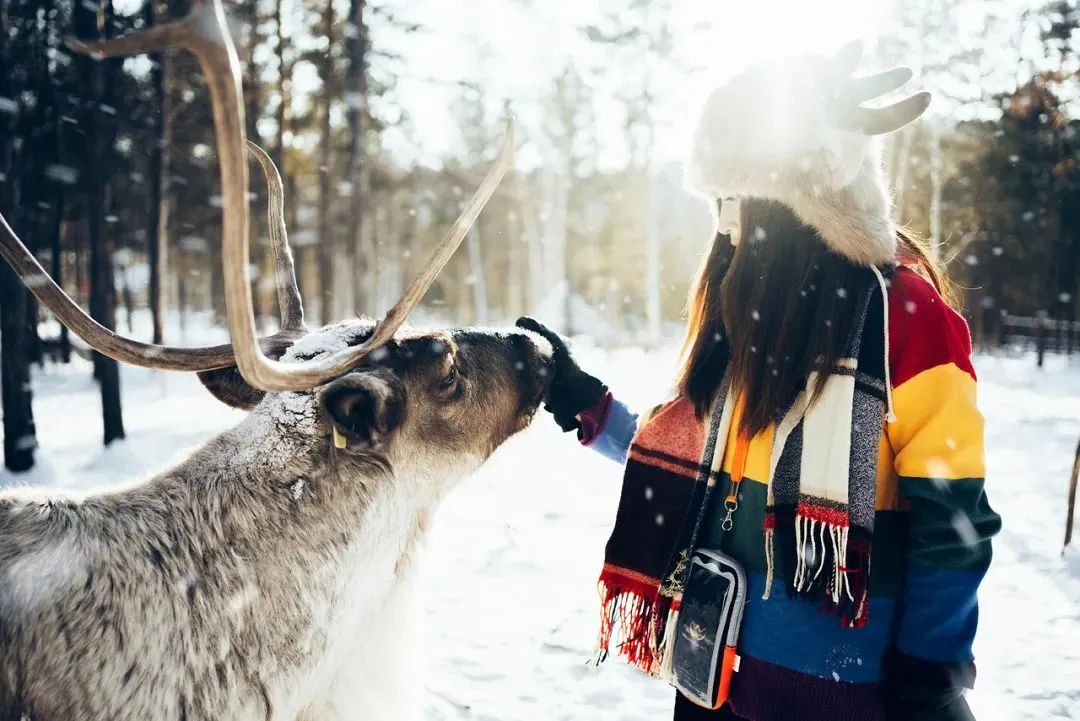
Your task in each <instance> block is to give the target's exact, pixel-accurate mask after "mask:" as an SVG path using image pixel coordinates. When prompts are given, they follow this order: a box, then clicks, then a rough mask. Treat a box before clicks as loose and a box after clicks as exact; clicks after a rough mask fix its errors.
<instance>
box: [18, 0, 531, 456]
mask: <svg viewBox="0 0 1080 721" xmlns="http://www.w3.org/2000/svg"><path fill="white" fill-rule="evenodd" d="M71 45H72V46H73V47H75V48H76V49H78V50H81V51H83V52H87V53H92V54H94V55H96V56H99V57H107V56H108V57H111V56H117V55H123V54H132V53H141V52H155V51H161V50H164V49H167V48H171V47H180V48H184V49H187V50H189V51H191V52H192V53H194V54H195V56H196V57H197V59H198V60H199V63H200V65H201V67H202V70H203V74H204V75H205V78H206V83H207V86H208V87H209V89H210V95H211V100H212V104H213V110H214V127H215V132H216V137H217V148H218V155H219V158H220V168H221V186H222V205H223V231H222V262H223V265H224V278H225V299H226V304H227V317H228V325H229V333H230V336H231V339H232V343H231V344H229V345H223V346H214V347H207V348H174V347H166V346H156V345H150V344H146V343H139V342H137V341H132V340H130V339H127V338H123V337H120V336H118V335H116V334H114V333H113V332H111V331H109V330H108V329H106V328H104V327H102V326H100V325H99V324H97V323H96V322H95V321H94V320H93V319H91V318H90V317H89V316H88V315H86V314H85V313H84V312H83V311H82V310H81V309H80V308H79V307H78V306H77V305H76V304H75V303H74V302H73V301H72V300H71V299H70V298H69V297H68V296H67V295H66V294H65V293H64V291H63V290H62V289H61V288H60V287H59V286H57V285H56V283H55V282H53V280H52V279H51V278H49V276H48V275H47V274H46V273H45V271H44V270H43V269H42V268H41V266H40V265H39V264H38V263H37V261H36V260H35V259H34V257H33V255H32V254H31V253H30V252H29V251H28V250H27V249H26V247H25V246H24V245H23V244H22V242H21V241H20V240H19V239H18V237H17V236H16V235H15V233H14V232H13V231H12V230H11V228H10V227H9V226H8V224H7V223H6V221H4V219H3V217H2V216H0V255H3V257H4V258H5V260H7V262H8V263H9V264H11V266H12V267H13V268H14V269H15V271H16V272H17V273H18V274H19V276H20V277H21V278H22V279H23V281H24V282H25V283H26V284H27V286H28V287H29V288H30V289H31V291H32V292H33V293H34V294H35V295H36V296H37V298H38V299H39V300H40V301H41V302H42V303H43V304H44V305H45V306H47V307H48V308H49V309H50V310H51V311H52V312H53V313H54V314H55V315H56V316H57V318H58V319H59V320H60V321H61V322H63V323H64V324H65V325H66V326H68V327H69V328H70V329H71V330H72V331H74V332H75V333H76V334H78V335H79V336H81V337H82V338H83V339H84V340H85V341H86V342H87V343H88V344H89V345H90V346H91V347H93V348H94V349H95V350H97V351H99V352H101V353H102V354H104V355H106V356H109V357H111V358H114V359H116V360H120V361H124V362H127V363H132V364H135V365H140V366H144V367H149V368H158V369H165V370H183V371H195V372H198V373H199V374H200V378H201V379H202V381H203V383H204V384H205V385H206V386H207V388H209V389H210V390H211V392H213V393H214V395H215V396H217V397H218V398H220V399H221V400H224V401H225V402H227V403H230V404H231V405H234V406H237V407H243V408H249V409H252V410H253V412H254V413H256V414H265V415H273V414H274V413H275V412H276V410H280V409H281V408H282V407H283V405H287V406H288V407H289V408H290V409H291V410H290V411H289V412H290V413H291V414H292V415H294V416H296V417H299V418H305V419H308V421H309V422H306V423H305V424H303V425H304V428H303V429H302V431H301V432H300V433H299V434H298V438H302V439H303V440H302V448H301V450H307V451H310V452H311V453H322V452H324V451H325V452H329V453H332V454H334V457H336V458H338V459H339V460H346V461H347V460H350V459H355V460H357V461H358V462H359V461H363V462H372V461H375V462H380V463H383V464H390V465H392V466H397V467H402V466H405V465H409V464H412V465H413V466H415V467H417V468H418V469H419V468H420V467H421V466H424V465H425V464H426V465H427V466H429V467H431V468H432V469H434V468H436V467H438V466H439V464H440V463H441V464H442V470H444V471H445V470H448V468H447V465H446V464H447V459H449V458H451V457H453V458H458V459H475V460H482V459H483V458H485V457H487V455H489V454H490V453H491V451H492V450H494V448H495V447H496V446H497V445H498V444H499V443H501V442H502V441H503V440H505V439H506V438H507V437H508V436H509V435H510V434H512V433H514V432H515V431H517V430H519V429H521V428H522V427H524V425H525V424H526V423H527V422H528V420H529V419H530V418H531V416H532V414H533V412H534V411H535V409H536V406H537V404H538V403H539V400H540V397H541V395H542V392H543V388H544V376H545V374H546V370H547V364H548V362H549V361H548V360H547V358H548V357H549V356H550V346H548V345H547V343H546V342H545V341H543V340H542V339H539V338H538V337H536V336H532V337H531V338H530V336H529V335H528V334H526V333H524V332H521V331H514V332H509V333H499V332H486V331H476V330H461V331H448V332H439V333H426V334H421V333H410V332H400V333H399V331H400V329H401V327H402V325H403V323H404V322H405V320H406V317H407V316H408V314H409V311H410V310H412V308H413V307H414V306H415V305H416V304H417V303H418V302H419V301H420V299H421V297H422V296H423V295H424V293H425V291H426V290H427V289H428V287H429V286H430V285H431V283H432V282H433V281H434V279H435V277H436V276H437V275H438V273H439V271H440V270H441V269H442V268H443V266H444V265H445V264H446V262H447V261H448V260H449V258H450V256H451V255H452V254H453V253H454V251H455V250H456V249H457V247H458V246H459V245H460V244H461V241H462V239H463V238H464V237H465V235H466V233H467V232H468V230H469V228H470V227H471V225H472V224H473V222H474V221H475V220H476V217H477V216H478V215H479V213H480V211H481V210H482V209H483V207H484V205H485V204H486V203H487V201H488V199H489V198H490V197H491V195H492V193H493V192H494V190H495V188H496V186H497V185H498V183H499V181H500V180H501V179H502V176H503V175H504V174H505V172H506V170H507V168H508V167H509V164H510V158H511V153H512V148H513V124H512V123H510V124H509V125H508V128H507V134H506V138H505V140H504V142H503V146H502V148H501V150H500V153H499V155H498V157H497V159H496V161H495V164H494V165H493V167H492V169H491V170H490V171H489V172H488V174H487V176H486V177H485V178H484V180H483V181H482V182H481V184H480V187H479V189H478V190H477V191H476V193H475V194H474V195H473V197H472V198H471V199H470V200H469V202H468V203H466V205H465V208H464V210H463V211H462V214H461V216H460V217H459V218H458V220H457V221H456V222H455V223H454V225H453V226H452V227H451V228H450V230H449V231H448V232H447V234H446V235H445V236H444V237H443V239H442V241H441V242H440V243H439V245H438V246H437V247H436V248H435V250H434V251H433V253H432V255H431V257H430V258H429V260H428V262H427V264H426V265H425V266H424V267H423V269H422V270H421V271H420V272H419V273H418V274H417V276H416V277H415V278H414V279H413V281H412V282H411V283H410V284H409V285H408V286H407V287H406V289H405V292H404V293H403V295H402V297H401V298H400V299H399V300H398V302H397V303H396V304H395V305H394V306H393V307H392V308H391V309H390V310H389V312H388V313H387V314H386V316H385V317H384V318H383V319H382V320H381V321H379V322H377V323H372V322H370V321H362V320H354V321H346V322H343V323H339V324H335V325H330V326H326V327H324V328H322V329H319V330H309V329H307V328H306V327H305V325H304V311H303V304H302V303H301V299H300V294H299V291H298V290H297V285H296V275H295V269H294V267H293V260H292V254H291V252H290V249H289V243H288V239H287V235H286V232H285V224H284V215H283V212H282V195H283V191H282V183H281V178H280V176H279V174H278V171H277V168H276V167H274V164H273V163H272V162H271V160H270V158H269V157H268V156H267V155H266V153H264V152H263V151H262V150H261V149H260V148H259V147H258V146H256V145H255V144H253V143H250V142H247V141H246V139H245V137H244V127H245V123H244V105H243V103H242V102H241V88H240V73H239V60H238V58H237V54H236V49H235V48H234V46H233V44H232V40H231V38H230V37H229V34H228V31H227V25H226V22H225V17H224V12H223V9H222V6H221V0H195V2H194V3H193V6H192V10H191V13H190V14H189V15H188V17H186V18H184V19H182V20H180V21H177V22H175V23H172V24H168V25H161V26H157V27H155V28H153V29H151V30H148V31H146V32H143V33H137V34H134V35H130V36H126V37H122V38H118V39H115V40H112V41H108V42H101V43H81V42H77V41H71ZM245 145H246V148H247V150H248V151H250V152H251V153H253V155H254V156H255V158H256V159H257V160H258V162H259V164H260V166H261V168H262V171H263V173H264V175H265V176H266V180H267V185H268V188H269V203H268V214H269V227H270V236H271V243H272V247H273V249H274V255H275V259H276V265H277V268H276V270H277V272H276V277H277V282H278V300H279V306H280V311H281V328H282V329H281V331H280V332H278V333H276V334H274V335H272V336H269V337H267V338H257V337H256V334H255V326H254V319H253V313H252V299H251V289H250V285H249V282H248V278H247V268H248V253H249V251H248V224H249V217H248V203H247V184H248V177H247V164H246V162H245V158H244V152H245ZM298 438H294V439H293V440H298ZM421 447H422V448H424V449H425V450H424V452H423V453H419V452H418V451H417V449H418V448H421ZM470 462H472V461H470ZM458 465H462V464H460V463H459V464H458ZM474 465H475V463H474Z"/></svg>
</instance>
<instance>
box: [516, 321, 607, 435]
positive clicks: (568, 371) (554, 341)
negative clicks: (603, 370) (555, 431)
mask: <svg viewBox="0 0 1080 721" xmlns="http://www.w3.org/2000/svg"><path fill="white" fill-rule="evenodd" d="M516 325H517V326H518V327H519V328H524V329H525V330H529V331H532V332H533V333H537V334H538V335H541V336H543V337H544V338H545V339H546V340H547V341H548V342H549V343H551V347H552V349H554V354H553V356H552V360H554V362H555V370H554V375H553V376H552V379H551V383H550V385H548V391H547V397H546V398H545V399H544V410H546V411H547V412H549V413H551V415H553V416H555V422H556V423H558V424H559V428H562V429H563V430H564V431H573V430H576V429H578V428H580V427H581V422H580V421H579V420H578V418H577V416H578V414H579V413H581V412H582V411H583V410H585V409H586V408H588V407H589V406H591V405H593V404H594V403H596V402H597V401H598V400H600V397H601V396H603V395H604V394H605V393H607V386H606V385H604V384H603V383H601V382H600V381H599V380H598V379H597V378H595V377H593V376H591V375H589V374H588V373H586V372H585V371H583V370H581V368H579V367H578V364H577V363H575V362H574V359H573V358H571V357H570V351H569V350H567V348H566V342H565V341H564V340H563V339H562V338H561V337H560V336H559V334H558V333H556V332H555V331H553V330H551V329H550V328H548V327H547V326H545V325H544V324H543V323H541V322H539V321H538V320H536V319H535V318H530V317H529V316H523V317H521V318H518V319H517V323H516Z"/></svg>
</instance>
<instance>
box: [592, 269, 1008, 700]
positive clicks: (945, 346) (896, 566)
mask: <svg viewBox="0 0 1080 721" xmlns="http://www.w3.org/2000/svg"><path fill="white" fill-rule="evenodd" d="M889 297H890V302H889V328H890V333H889V354H890V363H889V365H890V371H891V375H892V386H893V399H894V404H895V411H896V417H897V418H896V422H894V423H889V424H886V425H885V427H884V428H883V430H882V439H881V443H880V447H879V453H878V482H877V504H876V507H877V513H876V519H875V523H874V536H873V564H872V568H871V575H870V621H869V623H868V624H867V625H866V626H865V627H863V628H860V629H844V628H841V627H840V624H839V623H838V622H837V621H836V619H835V618H833V617H831V616H826V615H822V614H820V613H819V612H818V610H817V609H816V607H815V606H814V605H813V604H810V603H807V602H805V601H801V600H797V599H794V598H789V597H788V594H787V593H786V592H785V590H784V588H783V587H782V586H783V584H782V582H781V581H776V582H775V583H774V589H773V592H772V593H771V596H770V598H769V599H768V600H762V594H763V592H764V584H765V577H766V568H765V555H764V542H763V534H762V530H761V529H762V527H763V519H764V514H765V505H766V490H767V483H768V472H769V471H768V469H769V457H770V451H771V448H772V431H771V429H770V430H767V431H765V432H763V433H761V434H759V435H758V436H756V437H755V438H753V439H752V440H751V443H750V447H749V453H748V457H747V462H746V471H745V480H746V481H748V482H744V483H743V484H742V485H741V490H740V495H741V501H740V504H739V510H738V513H737V516H736V522H735V527H734V530H733V532H731V533H730V534H729V537H728V538H727V539H725V542H724V545H723V547H724V549H725V550H726V551H727V552H728V553H729V554H731V555H732V556H734V557H735V558H736V559H737V560H738V561H739V562H740V563H742V564H743V566H744V568H745V569H746V571H747V576H748V581H749V584H750V592H749V601H748V604H747V608H746V610H745V615H744V620H743V629H742V634H741V638H740V642H739V653H740V655H741V667H740V671H739V673H738V674H737V676H736V678H735V681H734V682H733V685H732V691H731V694H732V695H731V706H732V709H733V710H734V711H735V713H737V714H738V715H739V716H742V717H745V718H746V719H749V720H750V721H800V720H805V721H819V720H820V721H826V719H828V720H830V721H831V720H832V719H845V720H846V721H862V720H863V719H866V720H871V719H872V720H875V721H876V720H879V719H885V718H889V719H893V718H928V719H938V718H943V719H953V718H957V719H958V718H964V717H965V716H964V714H966V706H965V705H964V702H963V701H962V699H961V698H960V690H961V689H963V688H970V687H971V685H972V683H973V681H974V676H975V671H974V662H973V656H972V651H971V645H972V640H973V638H974V635H975V628H976V624H977V621H978V603H977V601H976V591H977V589H978V587H979V584H980V582H981V581H982V578H983V575H984V574H985V573H986V570H987V567H988V566H989V563H990V556H991V550H990V538H991V537H992V536H993V535H994V534H995V533H997V531H998V530H999V528H1000V525H1001V522H1000V518H999V517H998V515H997V514H996V513H995V512H994V511H993V510H992V509H991V508H990V506H989V504H988V503H987V500H986V495H985V493H984V490H983V476H984V454H983V419H982V416H981V414H980V413H979V410H978V408H977V407H976V402H975V371H974V369H973V367H972V364H971V340H970V335H969V332H968V329H967V325H966V323H965V322H964V320H963V319H962V318H961V317H960V316H959V315H958V314H957V313H956V312H955V311H953V310H952V309H951V308H950V307H949V306H948V305H947V304H946V303H945V302H944V301H943V300H942V299H941V297H940V296H939V295H938V293H937V291H936V290H935V289H934V288H933V287H932V286H931V285H930V284H929V283H928V282H926V281H925V280H924V279H923V278H922V277H921V276H919V275H918V274H917V273H915V272H914V271H913V270H910V269H908V268H903V267H901V268H899V269H898V270H897V271H896V273H895V274H894V276H893V279H892V283H891V289H890V294H889ZM636 428H637V416H635V415H634V414H633V413H631V412H630V411H629V410H628V409H627V408H626V407H625V406H624V405H623V404H621V403H619V402H617V401H614V400H613V399H612V398H611V396H610V394H609V395H607V396H605V397H604V398H603V399H601V401H600V402H599V403H598V404H597V405H596V406H594V407H593V408H591V409H589V410H588V411H586V412H585V413H584V414H583V416H582V431H581V439H582V442H583V443H584V444H586V445H589V446H591V447H593V448H595V449H596V450H598V451H600V452H601V453H603V454H604V455H606V456H608V457H610V458H613V459H615V460H618V461H625V460H626V458H627V454H628V452H629V451H630V448H631V443H632V441H633V439H634V435H635V432H636ZM737 432H738V423H737V422H736V423H733V424H732V430H731V433H732V437H730V438H729V439H728V443H727V449H728V450H727V453H726V457H725V458H724V472H725V478H723V479H721V488H720V489H719V490H721V491H724V490H725V489H724V488H723V485H724V484H725V483H727V478H726V474H727V473H730V470H731V465H732V461H733V458H732V455H733V450H734V448H735V446H736V443H735V438H734V434H736V433H737ZM635 448H636V445H635ZM644 450H646V451H649V450H652V451H659V452H660V453H663V450H664V449H662V448H657V449H644ZM634 456H635V457H639V454H638V453H635V454H634ZM720 497H723V496H722V495H721V496H720ZM709 525H710V527H709V530H707V531H706V534H705V538H704V540H703V542H702V544H701V545H703V546H705V547H709V546H710V545H715V544H716V538H717V534H718V531H719V526H720V518H719V513H717V517H716V519H715V522H713V523H711V524H709ZM950 694H951V696H950ZM950 699H951V704H952V708H953V709H954V711H953V712H949V711H944V712H942V713H938V714H936V715H928V716H916V715H913V714H914V710H916V709H918V708H919V707H920V705H922V706H925V707H926V709H927V710H931V709H932V707H933V706H935V705H942V704H944V703H945V702H946V701H949V700H950ZM898 706H905V707H906V709H907V710H906V711H899V712H898V710H897V707H898Z"/></svg>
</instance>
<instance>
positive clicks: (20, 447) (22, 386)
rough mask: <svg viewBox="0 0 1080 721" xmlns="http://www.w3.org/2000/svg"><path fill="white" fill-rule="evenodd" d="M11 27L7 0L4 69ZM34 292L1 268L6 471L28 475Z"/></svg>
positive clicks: (1, 130) (2, 90)
mask: <svg viewBox="0 0 1080 721" xmlns="http://www.w3.org/2000/svg"><path fill="white" fill-rule="evenodd" d="M8 33H9V28H8V22H7V0H0V66H4V67H10V64H9V60H8V50H9V49H8V47H7V38H8ZM10 83H11V78H10V74H9V73H7V72H0V96H3V97H5V98H10V97H11V96H12V94H13V93H12V90H13V88H11V87H10ZM14 125H15V114H14V113H0V174H2V175H3V177H4V182H2V183H0V210H2V211H3V212H4V214H5V215H6V216H7V217H9V218H14V217H15V216H16V213H15V212H14V211H16V210H17V201H18V199H17V197H16V193H15V182H14V178H13V175H14V173H13V170H14V164H15V163H14V160H15V148H14V146H13V143H12V142H11V140H12V138H13V137H14V133H13V130H14ZM29 298H30V293H29V291H28V290H27V289H26V286H24V285H23V284H22V281H21V280H19V277H18V276H17V275H15V271H13V270H12V269H11V267H10V266H9V265H8V264H7V263H0V406H2V408H3V414H4V420H3V426H4V466H5V467H6V468H7V469H8V470H10V471H16V472H18V471H26V470H29V469H30V468H32V467H33V466H34V450H35V449H36V448H37V432H36V429H35V427H34V408H33V406H32V404H31V399H32V394H31V390H30V363H29V360H28V358H27V353H26V348H25V344H24V335H25V331H26V325H25V324H24V323H23V318H24V317H25V315H26V305H27V303H28V301H29Z"/></svg>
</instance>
